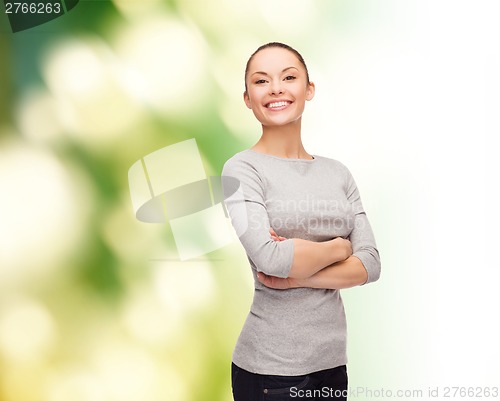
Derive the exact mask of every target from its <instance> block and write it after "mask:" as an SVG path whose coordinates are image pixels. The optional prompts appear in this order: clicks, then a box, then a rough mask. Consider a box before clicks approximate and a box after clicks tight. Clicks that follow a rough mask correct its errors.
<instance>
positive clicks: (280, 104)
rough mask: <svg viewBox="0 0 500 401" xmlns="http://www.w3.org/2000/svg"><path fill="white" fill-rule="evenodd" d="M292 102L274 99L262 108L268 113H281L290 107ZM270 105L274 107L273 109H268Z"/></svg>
mask: <svg viewBox="0 0 500 401" xmlns="http://www.w3.org/2000/svg"><path fill="white" fill-rule="evenodd" d="M292 103H293V102H292V101H291V100H288V99H275V100H272V101H270V102H268V103H266V104H265V105H264V107H265V108H266V109H267V110H270V111H281V110H284V109H286V108H287V107H288V106H290V105H291V104H292ZM271 105H274V107H270V106H271Z"/></svg>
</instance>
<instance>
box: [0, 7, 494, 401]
mask: <svg viewBox="0 0 500 401" xmlns="http://www.w3.org/2000/svg"><path fill="white" fill-rule="evenodd" d="M498 11H499V10H498V6H497V5H496V2H494V1H479V2H472V1H448V0H446V1H445V0H437V1H416V0H412V1H407V2H401V1H396V0H380V1H374V0H343V1H340V0H331V1H327V0H307V1H306V0H287V1H285V0H266V1H265V0H254V1H243V0H232V1H231V0H213V1H210V2H207V1H201V0H163V1H162V0H135V1H134V0H115V1H85V0H81V1H80V3H79V5H78V6H77V7H76V8H75V9H73V10H72V11H70V12H69V13H68V14H66V15H64V16H63V17H61V18H58V19H56V20H54V21H51V22H49V23H47V24H44V25H41V26H38V27H35V28H32V29H30V30H27V31H23V32H19V33H16V34H12V33H11V32H10V27H9V25H8V21H7V18H6V15H5V14H4V12H3V9H2V13H1V14H0V400H1V401H42V400H43V401H138V400H151V401H195V400H196V401H198V400H220V401H230V400H231V399H232V398H231V392H230V383H229V372H230V361H231V353H232V350H233V347H234V344H235V341H236V338H237V336H238V333H239V330H240V328H241V326H242V324H243V321H244V319H245V316H246V314H247V312H248V309H249V306H250V302H251V299H252V285H253V284H252V282H251V275H250V272H249V268H248V263H247V261H246V257H245V255H244V253H243V250H242V248H241V246H240V245H239V244H238V243H237V242H236V241H235V242H234V243H233V244H231V245H228V246H226V247H224V248H221V249H219V250H217V251H214V252H212V253H210V254H208V255H205V256H204V257H202V258H197V259H195V260H190V261H185V262H181V261H179V260H178V255H177V251H176V247H175V242H174V240H173V237H172V233H171V230H170V227H169V225H168V224H163V225H161V224H146V223H141V222H139V221H138V220H136V219H135V217H134V211H133V209H132V205H131V201H130V194H129V187H128V182H127V171H128V169H129V167H130V166H131V165H132V164H133V163H134V162H136V161H137V160H139V159H140V158H142V157H144V156H145V155H147V154H149V153H151V152H153V151H155V150H157V149H160V148H163V147H165V146H168V145H171V144H174V143H176V142H179V141H182V140H185V139H191V138H195V139H196V141H197V144H198V147H199V150H200V153H201V155H202V158H203V165H204V168H205V171H206V173H207V176H210V175H219V174H220V172H221V168H222V165H223V163H224V162H225V161H226V160H227V159H228V158H229V157H231V156H232V155H233V154H234V153H236V152H238V151H240V150H243V149H245V148H248V147H249V146H251V145H252V144H253V143H254V142H256V141H257V139H258V137H259V131H260V128H259V126H258V124H257V123H256V122H255V121H254V118H253V116H252V114H251V112H250V111H249V110H247V109H246V107H245V106H244V103H243V101H242V92H243V89H244V82H243V71H244V66H245V63H246V60H247V58H248V56H249V55H250V54H251V53H252V52H253V51H254V50H255V49H256V48H257V47H258V46H259V45H260V44H263V43H266V42H269V41H283V42H285V43H288V44H290V45H292V46H293V47H295V48H297V49H298V50H299V51H300V52H301V53H302V54H303V56H304V57H305V59H306V62H307V63H308V65H309V68H310V73H311V77H312V79H313V81H315V83H316V86H317V95H316V97H315V99H314V100H313V101H312V102H311V103H310V104H308V107H307V110H306V113H305V116H304V130H303V137H304V143H305V146H306V149H307V150H308V151H309V152H310V153H313V154H320V155H323V156H328V157H333V158H336V159H339V160H341V161H342V162H343V163H345V164H346V165H347V166H348V167H349V168H350V169H351V171H352V172H353V174H354V176H355V177H356V180H357V183H358V186H359V188H360V191H361V194H362V197H363V200H364V204H365V209H366V210H367V213H368V215H369V218H370V220H371V223H372V226H373V229H374V232H375V235H376V238H377V242H378V246H379V250H380V253H381V256H382V261H383V275H382V278H381V280H380V282H378V283H376V284H373V285H370V286H367V287H366V288H363V287H362V288H355V289H351V290H346V291H343V297H344V300H345V303H346V310H347V315H348V323H349V350H348V351H349V374H350V385H351V387H352V388H354V389H356V391H357V397H355V398H356V399H360V400H363V399H395V398H398V397H396V392H397V391H398V390H408V391H411V390H421V391H423V395H424V397H419V398H420V399H422V398H424V399H427V398H428V399H430V398H429V396H428V390H429V388H432V389H434V388H436V387H439V388H440V391H441V393H440V394H439V395H440V397H439V398H441V397H444V395H443V394H444V393H443V391H444V390H443V389H444V387H445V386H490V387H492V386H495V385H496V386H499V385H500V364H499V361H500V347H499V345H498V338H500V336H499V334H500V333H499V329H498V327H497V325H496V319H497V318H496V319H495V318H494V316H495V314H496V309H497V308H496V307H498V305H499V302H500V298H499V295H498V293H497V291H496V288H495V283H497V282H498V279H500V274H499V270H498V263H496V265H495V263H494V261H492V260H491V259H490V257H488V256H487V255H488V252H486V250H487V249H491V246H494V245H495V243H496V240H495V241H494V240H492V239H491V238H495V237H494V235H495V232H496V231H495V230H494V229H493V228H491V227H493V224H490V223H489V222H490V220H489V218H488V217H487V215H486V211H487V209H488V208H487V205H488V204H494V203H493V202H492V196H493V193H490V192H489V190H488V188H489V187H490V186H491V183H492V182H493V180H492V178H493V176H491V177H489V176H488V173H487V171H486V165H487V163H490V161H486V160H490V159H488V157H487V155H489V153H488V152H489V151H491V147H489V148H488V147H487V144H488V143H489V141H490V138H491V137H492V136H491V133H492V132H493V129H496V126H495V122H494V120H495V121H496V119H494V118H492V115H493V114H492V113H497V112H498V107H497V106H499V104H498V100H497V97H496V93H498V78H497V76H498V67H499V66H500V57H499V54H498V46H496V44H495V42H494V38H495V37H498V32H497V30H498V28H495V27H494V26H495V25H496V24H495V23H494V22H495V15H496V16H498V14H499V13H498ZM180 169H189V166H181V167H180ZM491 170H492V168H491V167H489V164H488V171H491ZM483 188H486V189H485V190H482V189H483ZM488 241H490V242H488ZM490 245H491V246H490ZM382 389H385V391H386V392H385V393H383V392H381V391H380V390H382ZM387 390H389V391H391V392H392V397H391V396H387ZM369 391H372V392H371V393H369ZM377 391H378V392H377ZM383 394H385V395H386V396H384V395H383ZM411 398H417V397H416V396H415V395H411V394H408V393H407V394H406V395H405V396H401V397H399V399H411ZM432 399H438V398H437V397H433V398H432ZM443 399H449V398H443Z"/></svg>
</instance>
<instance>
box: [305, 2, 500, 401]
mask: <svg viewBox="0 0 500 401" xmlns="http://www.w3.org/2000/svg"><path fill="white" fill-rule="evenodd" d="M381 3H383V6H382V5H381ZM359 4H360V7H361V3H359ZM363 7H370V8H371V10H370V12H368V13H366V21H363V22H362V23H360V24H359V25H357V26H356V34H355V35H349V36H348V37H347V38H346V37H339V38H338V41H336V42H334V44H333V48H332V46H331V45H332V44H331V43H322V42H321V41H318V42H319V43H317V44H314V47H313V49H314V50H313V52H314V54H315V58H314V63H313V64H312V65H311V70H312V71H311V73H312V75H313V78H314V80H315V83H316V86H317V95H316V98H315V99H314V100H313V101H312V102H311V104H310V105H308V110H307V111H306V116H305V120H306V121H305V127H306V129H305V132H307V134H305V135H304V139H305V142H306V145H307V146H306V148H308V149H309V151H310V152H311V151H312V153H318V154H323V155H327V156H331V157H335V158H337V159H339V160H341V161H343V162H344V163H345V164H347V166H348V167H349V168H350V169H351V171H352V172H353V174H354V176H355V178H356V180H357V183H358V187H359V188H360V191H361V195H362V198H363V199H364V205H365V209H366V211H367V213H368V216H369V218H370V220H371V223H372V226H373V228H374V231H375V234H376V238H377V242H378V245H379V250H380V253H381V257H382V265H383V272H382V277H381V280H380V281H379V282H378V283H376V284H374V285H370V286H367V287H366V288H356V289H352V290H347V291H344V293H343V294H344V295H343V297H344V300H345V302H346V309H347V314H348V321H349V323H350V324H349V356H350V360H349V362H350V363H349V372H350V379H351V382H350V385H351V387H353V388H354V389H356V391H358V390H359V391H360V393H359V394H360V396H359V397H358V398H357V399H391V397H390V394H388V393H387V390H389V391H392V396H393V397H395V396H396V394H397V393H396V392H397V391H398V390H409V391H411V390H415V389H416V390H422V391H423V397H424V398H428V399H437V398H433V397H430V396H429V393H428V391H429V388H431V389H432V390H435V389H436V387H439V392H438V395H439V398H441V397H442V399H446V398H444V395H445V391H446V389H445V387H447V386H448V387H451V386H460V387H469V386H472V387H474V388H475V387H476V386H490V387H492V386H498V385H500V346H499V342H498V339H499V338H500V329H499V325H498V317H497V316H498V312H497V310H498V307H499V306H500V292H499V291H498V290H497V286H498V282H499V279H500V269H499V268H500V266H499V264H498V261H497V260H496V257H495V256H494V254H495V252H494V251H493V252H492V250H494V249H496V248H497V247H498V244H497V242H498V241H497V240H498V239H499V238H498V237H499V236H498V225H497V223H495V218H496V220H497V221H498V218H497V217H496V215H497V212H496V206H497V203H496V202H495V201H494V200H493V196H494V191H495V190H494V187H495V186H498V184H497V181H498V178H497V177H498V173H494V172H493V171H492V170H493V169H494V166H493V165H494V164H495V163H494V159H496V158H497V156H496V153H497V150H495V149H498V145H494V144H493V140H492V138H493V136H494V134H498V122H497V119H498V111H499V109H498V106H499V102H498V91H499V89H500V87H499V85H498V84H499V79H498V72H499V67H500V58H499V46H498V42H497V41H498V38H499V37H500V36H499V35H500V31H499V30H498V28H495V21H496V20H497V19H498V17H499V16H500V4H499V3H497V2H494V1H478V2H471V1H443V0H439V1H404V2H396V1H392V2H391V1H384V2H375V1H369V2H366V3H364V4H363ZM332 29H334V28H332ZM323 46H324V47H323ZM325 54H332V56H331V58H330V59H329V60H330V61H329V63H324V62H321V59H322V57H323V56H324V55H325ZM495 147H496V148H495ZM496 171H498V169H497V170H496ZM496 196H497V198H496V199H498V195H496ZM370 390H371V391H372V393H368V391H370ZM384 390H385V393H384ZM384 394H385V395H386V396H387V395H389V396H387V397H384V396H383V395H384ZM417 394H418V393H417ZM435 394H436V393H435V392H434V393H433V395H435ZM450 394H453V393H450ZM450 394H449V395H450ZM483 396H484V393H483ZM412 397H414V398H417V395H415V394H411V393H407V394H406V397H401V399H409V398H412ZM472 398H474V397H470V398H469V399H472ZM448 399H449V398H448ZM456 399H459V398H456Z"/></svg>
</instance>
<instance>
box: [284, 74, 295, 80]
mask: <svg viewBox="0 0 500 401" xmlns="http://www.w3.org/2000/svg"><path fill="white" fill-rule="evenodd" d="M296 78H297V77H295V76H294V75H288V76H286V77H285V81H293V80H294V79H296Z"/></svg>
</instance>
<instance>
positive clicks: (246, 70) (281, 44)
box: [245, 42, 309, 91]
mask: <svg viewBox="0 0 500 401" xmlns="http://www.w3.org/2000/svg"><path fill="white" fill-rule="evenodd" d="M270 47H279V48H281V49H285V50H288V51H290V52H292V53H293V54H295V56H296V57H297V58H298V59H299V61H300V63H301V64H302V65H303V66H304V68H305V70H306V77H307V83H308V84H309V71H308V69H307V65H306V62H305V61H304V57H302V55H301V54H300V53H299V52H298V51H297V50H295V49H294V48H293V47H291V46H288V45H286V44H284V43H280V42H269V43H266V44H265V45H262V46H260V47H259V48H258V49H257V50H255V51H254V52H253V53H252V55H251V56H250V58H249V59H248V61H247V65H246V67H245V91H246V90H247V75H248V67H249V66H250V62H251V61H252V59H253V58H254V56H255V55H256V54H257V53H258V52H260V51H261V50H264V49H268V48H270Z"/></svg>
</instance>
